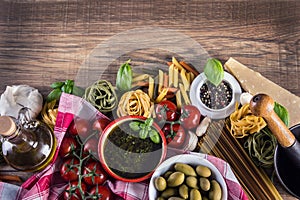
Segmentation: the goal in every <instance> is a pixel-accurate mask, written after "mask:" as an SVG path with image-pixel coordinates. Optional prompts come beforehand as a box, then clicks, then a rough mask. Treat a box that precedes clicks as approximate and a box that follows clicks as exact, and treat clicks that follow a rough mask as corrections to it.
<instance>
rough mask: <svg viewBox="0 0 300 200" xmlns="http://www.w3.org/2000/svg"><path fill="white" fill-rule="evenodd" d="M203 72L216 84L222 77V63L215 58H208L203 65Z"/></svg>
mask: <svg viewBox="0 0 300 200" xmlns="http://www.w3.org/2000/svg"><path fill="white" fill-rule="evenodd" d="M204 74H205V76H206V77H207V79H208V80H209V81H210V82H211V83H212V84H214V85H215V86H218V85H219V84H220V83H221V82H222V80H223V78H224V69H223V66H222V63H221V62H220V61H219V60H218V59H216V58H211V59H208V61H207V63H206V64H205V66H204Z"/></svg>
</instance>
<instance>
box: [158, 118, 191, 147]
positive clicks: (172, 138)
mask: <svg viewBox="0 0 300 200" xmlns="http://www.w3.org/2000/svg"><path fill="white" fill-rule="evenodd" d="M162 131H163V132H164V134H165V137H166V139H167V143H168V145H169V146H170V147H174V148H179V147H181V146H182V145H183V143H184V141H185V138H186V134H185V131H184V129H183V128H182V127H181V126H180V124H173V125H172V126H171V124H169V123H168V124H165V125H164V127H163V128H162Z"/></svg>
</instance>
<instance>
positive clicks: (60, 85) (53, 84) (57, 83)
mask: <svg viewBox="0 0 300 200" xmlns="http://www.w3.org/2000/svg"><path fill="white" fill-rule="evenodd" d="M63 85H64V82H61V81H58V82H54V83H52V84H51V85H50V87H51V88H53V89H56V88H61V87H62V86H63Z"/></svg>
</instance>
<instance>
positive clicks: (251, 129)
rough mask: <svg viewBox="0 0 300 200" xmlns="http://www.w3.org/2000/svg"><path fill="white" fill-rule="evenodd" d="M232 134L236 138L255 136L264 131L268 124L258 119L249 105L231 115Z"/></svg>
mask: <svg viewBox="0 0 300 200" xmlns="http://www.w3.org/2000/svg"><path fill="white" fill-rule="evenodd" d="M230 123H231V128H230V133H231V134H232V135H233V136H235V137H236V138H243V137H245V136H248V135H249V134H254V133H257V132H259V131H260V130H261V129H263V128H264V127H265V126H266V125H267V123H266V122H265V120H264V119H263V118H262V117H257V116H255V115H254V114H252V113H251V110H250V107H249V104H245V105H243V106H242V107H241V108H240V109H238V105H236V110H235V111H234V112H233V113H232V114H231V115H230Z"/></svg>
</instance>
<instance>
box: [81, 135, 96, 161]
mask: <svg viewBox="0 0 300 200" xmlns="http://www.w3.org/2000/svg"><path fill="white" fill-rule="evenodd" d="M83 152H84V154H85V155H89V154H92V155H94V156H95V157H98V138H97V137H95V136H93V137H91V138H89V139H88V140H87V141H86V142H85V143H84V147H83Z"/></svg>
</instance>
